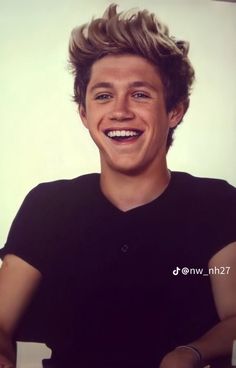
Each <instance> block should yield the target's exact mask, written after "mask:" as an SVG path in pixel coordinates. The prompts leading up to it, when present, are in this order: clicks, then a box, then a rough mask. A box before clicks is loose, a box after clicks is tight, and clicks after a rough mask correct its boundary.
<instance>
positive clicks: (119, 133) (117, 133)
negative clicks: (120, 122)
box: [107, 130, 138, 138]
mask: <svg viewBox="0 0 236 368" xmlns="http://www.w3.org/2000/svg"><path fill="white" fill-rule="evenodd" d="M107 135H108V137H110V138H113V137H133V136H137V135H138V132H136V131H134V130H110V131H109V132H108V133H107Z"/></svg>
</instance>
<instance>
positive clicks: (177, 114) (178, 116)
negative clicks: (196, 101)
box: [168, 102, 186, 128]
mask: <svg viewBox="0 0 236 368" xmlns="http://www.w3.org/2000/svg"><path fill="white" fill-rule="evenodd" d="M185 112H186V106H185V104H184V103H183V102H180V103H178V104H177V105H176V106H175V107H173V109H172V110H171V111H170V112H169V113H168V118H169V127H170V128H175V127H176V126H177V125H178V124H179V123H180V122H181V120H182V119H183V117H184V114H185Z"/></svg>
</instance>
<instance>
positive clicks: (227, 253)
mask: <svg viewBox="0 0 236 368" xmlns="http://www.w3.org/2000/svg"><path fill="white" fill-rule="evenodd" d="M214 267H216V268H219V269H220V267H224V268H225V269H224V270H225V274H222V275H220V274H215V275H211V284H212V292H213V296H214V300H215V305H216V308H217V311H218V315H219V317H220V319H221V322H219V323H218V324H217V325H216V326H214V327H213V328H212V329H211V330H209V331H208V332H207V333H206V334H204V335H203V336H202V337H200V338H199V339H198V340H196V341H193V342H190V343H189V345H192V346H194V347H195V348H196V349H198V350H199V352H200V353H201V355H202V358H203V360H204V361H205V362H208V361H210V360H213V359H216V358H219V357H224V356H227V355H230V354H231V352H232V345H233V340H235V339H236V242H234V243H231V244H229V245H228V246H226V247H224V248H223V249H222V250H220V251H219V252H218V253H217V254H215V255H214V256H213V257H212V258H211V260H210V262H209V268H214ZM226 267H230V268H226ZM226 270H229V271H228V273H227V272H226ZM197 360H198V359H197V355H196V353H194V351H191V350H190V349H184V348H182V349H176V350H174V351H172V352H170V353H169V354H167V355H166V356H165V357H164V359H163V360H162V362H161V365H160V368H195V367H196V368H197V367H200V366H199V364H198V362H197Z"/></svg>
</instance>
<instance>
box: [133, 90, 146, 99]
mask: <svg viewBox="0 0 236 368" xmlns="http://www.w3.org/2000/svg"><path fill="white" fill-rule="evenodd" d="M132 96H133V97H134V98H138V99H139V98H150V96H149V95H148V94H147V93H146V92H142V91H139V92H134V93H133V94H132Z"/></svg>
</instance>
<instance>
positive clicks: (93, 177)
mask: <svg viewBox="0 0 236 368" xmlns="http://www.w3.org/2000/svg"><path fill="white" fill-rule="evenodd" d="M96 188H99V174H87V175H82V176H79V177H76V178H73V179H61V180H56V181H51V182H44V183H41V184H39V185H37V186H36V187H35V188H33V189H32V190H31V191H30V192H29V194H28V196H27V197H30V198H33V199H35V200H36V201H37V200H38V201H47V203H48V204H52V203H58V204H63V203H66V202H75V201H76V202H78V201H82V202H83V201H86V199H87V198H90V197H91V195H92V193H95V192H96V190H95V189H96Z"/></svg>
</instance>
